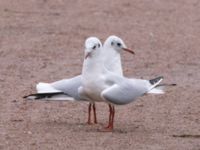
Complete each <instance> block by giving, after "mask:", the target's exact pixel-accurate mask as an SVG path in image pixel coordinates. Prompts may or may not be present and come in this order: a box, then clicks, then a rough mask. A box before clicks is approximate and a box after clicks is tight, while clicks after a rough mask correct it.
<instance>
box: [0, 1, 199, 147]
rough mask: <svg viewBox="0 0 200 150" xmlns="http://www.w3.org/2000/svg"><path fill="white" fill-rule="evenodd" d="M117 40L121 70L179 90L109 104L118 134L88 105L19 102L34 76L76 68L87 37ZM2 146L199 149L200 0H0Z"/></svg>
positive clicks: (103, 109) (52, 76) (103, 108)
mask: <svg viewBox="0 0 200 150" xmlns="http://www.w3.org/2000/svg"><path fill="white" fill-rule="evenodd" d="M111 34H115V35H117V36H120V37H121V38H122V39H123V40H124V41H125V43H126V45H127V46H128V47H129V48H132V49H134V50H135V53H136V55H135V56H132V55H129V54H128V53H123V55H122V60H123V68H124V74H125V75H126V76H128V77H133V76H134V77H137V78H145V79H151V78H154V77H156V76H158V75H163V76H164V77H165V81H164V82H165V83H177V84H178V86H176V87H173V88H170V89H168V90H167V93H166V94H165V95H158V96H157V95H156V96H155V95H148V96H144V97H141V98H139V99H138V100H137V101H135V102H134V103H131V104H129V105H125V106H117V107H116V118H115V130H114V132H112V133H103V132H99V131H98V130H99V129H101V128H102V127H103V126H104V125H105V124H106V123H107V120H108V107H107V105H105V104H101V103H100V104H97V113H98V121H99V124H98V125H91V126H89V125H86V121H87V106H88V104H87V103H73V102H44V101H43V102H41V101H26V100H24V99H23V98H22V97H23V96H24V95H27V94H30V93H33V92H35V85H36V83H38V82H39V81H43V82H53V81H56V80H60V79H63V78H70V77H73V76H75V75H78V74H80V73H81V68H82V62H83V51H84V49H83V46H84V40H85V39H86V38H87V37H88V36H97V37H99V38H100V39H101V40H102V41H104V40H105V39H106V38H107V37H108V36H109V35H111ZM0 89H1V90H0V149H2V150H4V149H5V150H7V149H9V150H28V149H29V150H35V149H42V150H46V149H48V150H49V149H59V150H66V149H77V150H79V149H82V150H85V149H95V150H101V149H108V150H110V149H113V150H117V149H130V150H200V1H198V0H124V1H122V0H112V1H109V2H108V1H106V0H101V1H94V0H87V1H86V0H66V1H64V0H37V1H36V0H18V1H14V0H1V1H0Z"/></svg>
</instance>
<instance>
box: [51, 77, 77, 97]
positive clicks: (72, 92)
mask: <svg viewBox="0 0 200 150" xmlns="http://www.w3.org/2000/svg"><path fill="white" fill-rule="evenodd" d="M51 86H53V87H54V88H55V89H56V90H59V91H62V92H63V93H65V94H67V95H69V96H71V97H73V98H74V99H76V100H81V99H80V97H79V94H78V88H79V87H80V86H81V75H78V76H75V77H73V78H70V79H63V80H59V81H56V82H53V83H51Z"/></svg>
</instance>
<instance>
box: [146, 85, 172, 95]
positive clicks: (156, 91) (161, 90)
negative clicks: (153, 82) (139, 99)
mask: <svg viewBox="0 0 200 150" xmlns="http://www.w3.org/2000/svg"><path fill="white" fill-rule="evenodd" d="M169 86H176V84H160V85H157V86H155V88H153V89H151V90H150V91H149V92H148V93H151V94H164V93H165V91H164V89H165V88H166V87H169Z"/></svg>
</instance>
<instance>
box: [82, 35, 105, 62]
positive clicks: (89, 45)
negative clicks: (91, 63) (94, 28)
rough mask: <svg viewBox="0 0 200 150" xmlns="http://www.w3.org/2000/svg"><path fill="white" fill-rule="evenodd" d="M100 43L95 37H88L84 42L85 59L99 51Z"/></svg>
mask: <svg viewBox="0 0 200 150" xmlns="http://www.w3.org/2000/svg"><path fill="white" fill-rule="evenodd" d="M101 47H102V43H101V41H100V40H99V39H98V38H96V37H89V38H87V39H86V41H85V59H87V58H88V57H91V56H92V53H94V52H96V51H100V49H101Z"/></svg>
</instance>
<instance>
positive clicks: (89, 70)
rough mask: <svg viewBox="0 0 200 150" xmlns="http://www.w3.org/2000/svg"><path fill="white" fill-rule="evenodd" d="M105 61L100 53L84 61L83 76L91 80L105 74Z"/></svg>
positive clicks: (95, 53)
mask: <svg viewBox="0 0 200 150" xmlns="http://www.w3.org/2000/svg"><path fill="white" fill-rule="evenodd" d="M103 61H104V59H103V57H102V55H101V54H100V53H97V52H94V53H93V54H92V56H90V57H89V58H87V59H85V60H84V63H83V69H82V75H83V76H84V78H87V77H88V78H91V77H95V76H97V75H100V74H101V73H102V72H103V65H104V63H103Z"/></svg>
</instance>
